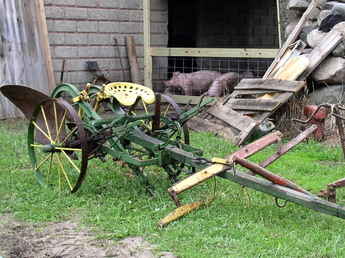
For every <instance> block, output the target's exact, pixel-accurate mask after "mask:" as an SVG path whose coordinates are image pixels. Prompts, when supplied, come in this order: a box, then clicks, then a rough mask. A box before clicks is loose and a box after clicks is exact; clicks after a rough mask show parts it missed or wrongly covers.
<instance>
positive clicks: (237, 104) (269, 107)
mask: <svg viewBox="0 0 345 258" xmlns="http://www.w3.org/2000/svg"><path fill="white" fill-rule="evenodd" d="M228 104H229V106H230V107H231V108H232V109H234V110H237V109H238V110H254V111H266V112H272V111H274V110H275V109H276V108H277V107H278V106H279V105H280V102H279V101H275V100H272V99H230V100H229V101H228Z"/></svg>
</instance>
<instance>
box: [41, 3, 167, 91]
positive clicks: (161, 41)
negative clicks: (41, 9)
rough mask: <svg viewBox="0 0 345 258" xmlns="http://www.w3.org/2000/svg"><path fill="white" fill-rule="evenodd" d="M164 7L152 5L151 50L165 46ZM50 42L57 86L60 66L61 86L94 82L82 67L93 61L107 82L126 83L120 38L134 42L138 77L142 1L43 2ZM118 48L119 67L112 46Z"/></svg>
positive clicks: (123, 40) (141, 41)
mask: <svg viewBox="0 0 345 258" xmlns="http://www.w3.org/2000/svg"><path fill="white" fill-rule="evenodd" d="M167 1H168V0H151V9H152V10H151V11H152V14H151V30H152V42H151V44H152V46H164V47H166V46H167V40H168V34H167V21H168V15H167V11H168V8H167ZM45 11H46V17H47V24H48V32H49V42H50V46H51V53H52V58H53V65H54V71H55V77H56V79H57V82H59V81H60V74H61V68H62V61H63V60H66V61H65V74H64V81H65V82H69V83H73V84H78V85H82V84H85V83H86V82H89V81H91V80H92V79H93V76H92V75H91V73H90V72H88V71H86V68H85V67H86V61H97V63H98V65H99V67H100V69H101V70H102V71H105V75H106V76H107V77H108V78H109V79H110V80H112V81H121V80H129V72H128V59H127V52H126V47H125V46H126V45H125V37H126V36H133V37H134V39H135V43H136V45H137V48H136V50H137V55H138V61H139V64H140V68H141V70H142V71H143V63H144V61H143V59H144V49H143V39H144V37H143V1H142V0H45ZM114 37H116V39H117V41H118V43H119V46H120V47H119V49H120V53H121V57H122V62H123V65H124V67H125V69H126V75H125V78H123V76H122V72H121V65H120V59H119V56H118V52H117V51H116V48H115V46H114Z"/></svg>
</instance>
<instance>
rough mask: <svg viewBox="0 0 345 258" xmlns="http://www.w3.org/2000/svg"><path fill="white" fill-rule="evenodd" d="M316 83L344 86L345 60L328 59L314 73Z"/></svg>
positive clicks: (337, 58)
mask: <svg viewBox="0 0 345 258" xmlns="http://www.w3.org/2000/svg"><path fill="white" fill-rule="evenodd" d="M312 78H313V79H314V80H315V81H316V82H324V83H327V84H330V85H332V84H342V83H344V82H345V59H344V58H341V57H328V58H326V59H325V60H324V61H323V62H322V63H321V64H320V65H319V67H318V68H317V69H316V70H315V71H314V72H313V73H312Z"/></svg>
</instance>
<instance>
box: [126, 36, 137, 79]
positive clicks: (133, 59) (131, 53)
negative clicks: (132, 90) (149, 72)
mask: <svg viewBox="0 0 345 258" xmlns="http://www.w3.org/2000/svg"><path fill="white" fill-rule="evenodd" d="M126 43H127V54H128V60H129V66H130V71H131V80H132V82H134V83H139V84H140V71H139V64H138V60H137V52H136V50H135V42H134V38H133V36H127V37H126Z"/></svg>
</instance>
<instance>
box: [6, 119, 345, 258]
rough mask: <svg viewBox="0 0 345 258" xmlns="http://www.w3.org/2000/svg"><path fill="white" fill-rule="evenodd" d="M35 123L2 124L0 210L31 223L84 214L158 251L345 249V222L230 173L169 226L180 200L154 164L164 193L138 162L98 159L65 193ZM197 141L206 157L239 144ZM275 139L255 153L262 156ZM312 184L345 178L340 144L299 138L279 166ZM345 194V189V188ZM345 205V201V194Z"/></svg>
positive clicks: (207, 138)
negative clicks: (149, 186) (38, 166)
mask: <svg viewBox="0 0 345 258" xmlns="http://www.w3.org/2000/svg"><path fill="white" fill-rule="evenodd" d="M26 127H27V125H26V123H25V121H21V120H19V121H18V120H17V121H10V120H9V121H1V122H0V213H12V214H14V215H15V216H16V217H17V218H19V219H23V220H25V221H29V222H47V221H63V220H67V219H71V218H75V217H78V219H79V220H80V221H81V223H83V224H84V225H86V226H88V227H90V228H92V229H94V230H95V231H96V232H97V234H98V237H100V238H107V239H114V240H120V239H122V238H124V237H127V236H143V237H144V238H145V239H146V240H148V241H150V242H151V243H153V244H154V245H156V246H157V249H158V250H167V251H171V252H173V253H174V254H176V255H178V256H179V257H344V256H345V245H344V244H343V243H344V242H345V227H344V228H343V226H344V225H345V221H344V220H342V219H339V218H335V217H331V216H327V215H323V214H320V213H317V212H315V211H312V210H309V209H306V208H304V207H301V206H298V205H295V204H293V203H288V204H287V206H286V207H285V208H278V207H276V205H275V201H274V198H273V197H272V196H268V195H265V194H262V193H259V192H255V191H253V190H250V189H243V188H242V187H241V186H239V185H237V184H234V183H232V182H230V181H225V180H223V179H217V181H216V182H217V183H216V199H215V201H214V202H213V203H212V204H211V206H210V207H207V208H203V209H200V210H199V211H197V212H193V213H191V214H189V215H187V216H186V217H184V218H182V219H181V220H179V221H176V222H174V223H172V224H170V225H169V226H167V227H166V228H164V229H160V228H158V227H157V222H158V221H159V220H160V219H161V218H162V217H164V216H165V215H167V214H168V213H169V212H171V211H172V210H173V208H174V205H173V202H172V201H171V200H170V198H169V196H168V194H167V192H166V189H167V188H168V187H169V185H170V184H169V181H168V179H167V177H166V175H165V174H164V173H162V171H161V170H160V169H159V168H156V167H150V168H149V171H150V180H151V182H152V183H153V184H154V186H155V191H156V194H155V196H154V197H150V196H148V195H147V194H146V192H145V191H144V190H143V188H142V187H141V185H140V183H139V181H138V180H137V179H136V178H135V177H132V176H128V175H129V174H130V173H129V172H130V171H129V170H128V168H122V167H119V166H117V165H116V163H114V162H112V161H111V160H110V159H109V160H108V161H107V162H104V163H103V162H101V161H98V160H92V161H90V162H89V169H88V175H87V177H86V180H85V182H84V184H83V186H82V187H81V189H80V191H78V192H77V193H76V194H69V195H65V194H58V193H55V192H53V191H51V190H49V189H45V188H42V187H40V186H39V185H38V183H37V182H36V179H35V177H34V175H33V172H32V169H31V166H30V164H29V160H28V156H27V151H26ZM192 143H193V145H194V146H196V147H199V148H202V149H203V150H204V152H205V156H206V157H209V158H211V157H214V156H218V157H224V156H225V155H227V154H229V153H231V152H232V151H234V150H235V149H236V147H234V146H231V145H230V144H228V143H227V142H226V141H224V140H223V139H221V138H217V137H214V136H212V135H211V134H207V133H193V134H192ZM275 147H276V146H272V147H270V148H268V149H266V150H265V151H263V152H262V153H259V154H257V155H255V156H254V157H253V158H251V160H254V161H260V160H263V159H264V157H266V156H267V155H269V153H272V152H273V151H274V148H275ZM269 169H270V170H271V171H273V172H276V173H278V174H280V175H283V176H285V177H287V178H289V179H291V180H293V181H295V182H297V183H298V184H299V185H301V186H303V187H304V188H306V189H308V190H310V191H311V192H314V193H317V192H318V191H319V190H320V189H321V188H322V187H324V186H325V184H326V183H329V182H331V181H332V180H335V179H338V178H341V177H344V173H343V171H345V164H344V163H343V162H342V152H341V150H340V148H330V147H326V146H324V145H321V144H318V143H314V142H309V143H303V144H301V145H299V146H298V147H297V148H296V149H294V150H293V151H292V152H291V153H289V154H287V155H286V156H284V157H283V158H282V159H281V160H279V161H277V162H276V163H274V164H273V165H271V166H270V167H269ZM214 185H215V184H214V180H209V182H207V183H204V184H202V185H200V186H198V187H196V188H195V189H193V190H191V191H187V192H186V193H184V194H183V202H184V203H187V202H190V201H196V200H200V199H203V198H207V197H209V196H210V195H212V193H213V190H214ZM339 197H340V199H342V198H343V199H345V191H343V190H340V191H339ZM339 203H340V204H344V205H345V201H341V200H340V202H339Z"/></svg>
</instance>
